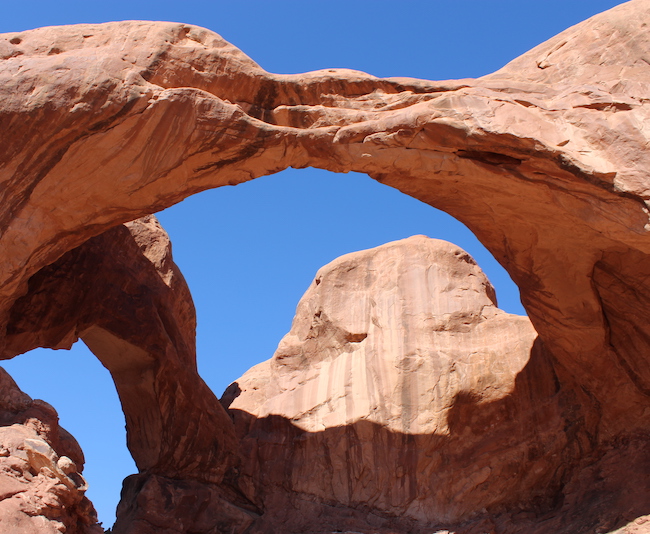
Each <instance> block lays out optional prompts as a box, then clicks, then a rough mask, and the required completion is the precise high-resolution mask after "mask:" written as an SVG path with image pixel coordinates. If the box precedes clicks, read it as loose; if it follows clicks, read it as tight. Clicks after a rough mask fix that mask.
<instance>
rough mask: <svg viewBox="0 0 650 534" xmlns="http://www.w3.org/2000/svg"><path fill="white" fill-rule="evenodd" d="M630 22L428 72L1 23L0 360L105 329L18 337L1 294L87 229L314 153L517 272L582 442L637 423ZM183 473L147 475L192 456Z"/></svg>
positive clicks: (640, 354)
mask: <svg viewBox="0 0 650 534" xmlns="http://www.w3.org/2000/svg"><path fill="white" fill-rule="evenodd" d="M648 19H650V5H649V4H648V2H647V1H645V0H634V1H632V2H629V3H627V4H624V5H622V6H619V7H617V8H615V9H613V10H610V11H608V12H607V13H605V14H602V15H598V16H596V17H594V18H592V19H589V20H588V21H586V22H584V23H582V24H580V25H578V26H576V27H574V28H570V29H569V30H566V31H565V32H563V33H561V34H560V35H558V36H557V37H555V38H553V39H551V40H549V41H548V42H546V43H544V44H542V45H540V46H539V47H536V48H535V49H533V50H531V51H530V52H528V53H527V54H524V55H523V56H521V57H520V58H518V59H517V60H515V61H513V62H512V63H510V64H509V65H507V66H505V67H504V68H503V69H501V70H500V71H497V72H496V73H494V74H492V75H488V76H485V77H483V78H479V79H475V80H460V81H447V82H427V81H421V80H412V79H377V78H374V77H372V76H369V75H366V74H363V73H359V72H353V71H347V70H329V71H319V72H314V73H308V74H305V75H292V76H289V75H286V76H279V75H273V74H270V73H267V72H265V71H263V70H262V69H261V68H260V67H259V66H257V65H256V64H255V63H254V62H253V61H252V60H250V59H249V58H247V57H246V56H245V55H244V54H242V53H241V52H240V51H238V50H237V49H236V48H234V47H233V46H231V45H229V44H228V43H226V42H224V41H223V40H222V39H221V38H220V37H219V36H217V35H216V34H213V33H211V32H209V31H207V30H203V29H200V28H196V27H192V26H186V25H181V24H171V23H147V22H127V23H110V24H105V25H97V26H90V25H81V26H71V27H60V28H43V29H40V30H34V31H30V32H23V33H20V34H7V35H5V36H3V40H2V41H0V51H1V54H2V55H1V57H2V58H3V59H2V69H1V70H0V79H1V80H2V84H1V85H0V102H2V105H1V107H0V121H1V123H2V125H3V128H2V143H1V144H0V161H2V167H1V168H0V180H1V181H2V184H3V187H2V189H1V190H0V192H1V194H2V204H1V205H0V206H1V207H0V231H1V235H0V258H2V268H1V269H0V277H1V278H0V287H1V289H0V318H2V324H3V328H4V333H5V334H6V340H5V342H4V344H3V346H2V357H4V358H11V357H13V356H15V355H16V354H18V353H20V352H22V351H23V350H25V349H24V347H23V345H22V343H27V344H28V345H29V344H30V343H31V345H32V346H35V344H36V345H38V344H40V345H42V346H61V345H65V344H66V343H69V342H70V341H71V340H73V339H74V338H75V336H77V335H79V334H81V333H85V334H86V335H87V336H88V337H89V339H90V344H91V345H92V344H93V341H92V340H93V339H94V340H95V344H96V346H97V347H98V348H96V351H97V352H101V347H107V346H109V345H111V344H113V345H115V344H116V343H117V342H115V341H114V340H113V341H110V340H109V341H107V339H106V338H105V337H104V338H102V334H101V332H99V331H98V330H97V329H96V328H95V329H94V330H92V329H91V330H88V328H90V327H89V324H90V323H84V328H81V327H80V326H79V324H81V323H79V324H77V323H74V324H71V325H70V328H69V329H65V328H64V329H58V330H57V329H52V328H50V329H47V330H43V329H42V328H41V326H42V325H41V324H40V323H39V321H41V320H45V319H44V317H45V316H41V315H39V316H37V317H36V318H34V319H33V320H32V321H31V323H30V328H31V330H27V331H30V332H33V333H34V336H33V337H31V338H30V340H27V338H28V337H29V336H24V339H22V340H21V339H18V338H16V333H18V332H24V331H26V330H25V329H24V328H22V327H21V328H22V330H21V328H19V327H18V326H17V324H18V323H19V322H20V321H21V320H24V317H25V316H26V314H24V313H22V314H21V313H19V310H20V309H21V308H20V306H21V305H22V304H21V302H22V303H25V302H26V301H29V300H30V299H31V298H34V296H35V295H42V293H37V294H35V293H34V292H33V291H32V292H30V291H31V289H30V284H32V287H40V286H37V282H38V281H39V273H40V276H41V277H42V278H43V279H44V281H45V282H46V280H45V274H47V268H48V266H49V265H52V264H53V263H54V262H56V261H60V262H65V261H66V256H65V255H66V254H74V252H72V253H71V252H70V251H73V250H74V249H77V247H82V248H83V247H91V246H92V245H91V244H89V243H90V242H89V239H91V238H96V239H106V240H109V241H111V240H117V239H119V238H118V237H115V236H117V233H119V232H122V233H124V231H125V230H118V229H115V227H117V226H118V225H120V224H121V223H125V222H127V221H131V220H133V219H136V218H138V217H142V216H146V215H147V214H150V213H152V212H154V211H157V210H159V209H162V208H164V207H166V206H169V205H171V204H173V203H175V202H178V201H180V200H181V199H183V198H185V197H186V196H188V195H191V194H194V193H196V192H199V191H201V190H204V189H207V188H211V187H218V186H221V185H228V184H231V185H232V184H237V183H241V182H244V181H247V180H250V179H254V178H256V177H259V176H262V175H266V174H272V173H274V172H277V171H279V170H281V169H284V168H286V167H289V166H292V167H306V166H316V167H321V168H324V169H328V170H332V171H336V172H347V171H358V172H364V173H367V174H369V175H370V176H371V177H373V178H375V179H376V180H378V181H380V182H382V183H385V184H387V185H390V186H392V187H395V188H397V189H399V190H401V191H403V192H404V193H406V194H409V195H411V196H413V197H415V198H418V199H420V200H422V201H424V202H426V203H428V204H431V205H433V206H435V207H438V208H440V209H443V210H444V211H446V212H448V213H450V214H451V215H453V216H455V217H457V218H458V219H460V220H461V221H463V222H464V223H465V224H467V225H468V226H469V227H470V228H471V229H472V230H473V231H474V232H475V233H476V235H477V236H478V237H479V239H480V240H481V241H482V242H483V243H484V244H485V245H486V246H487V248H488V249H489V250H490V251H491V252H492V253H493V254H494V255H495V257H496V258H497V259H498V260H499V261H500V262H501V263H502V265H504V267H505V268H506V269H507V270H508V272H509V273H510V274H511V276H512V278H513V280H514V281H515V282H516V283H517V285H518V286H519V287H520V290H521V295H522V301H523V304H524V306H525V307H526V310H527V311H528V313H529V316H530V318H531V320H532V322H533V324H534V326H535V329H536V330H537V332H538V333H539V336H540V338H541V339H542V340H543V342H544V345H545V347H546V348H547V350H548V351H549V352H550V354H552V357H553V359H554V361H555V367H556V372H557V374H558V377H559V380H560V382H561V383H562V387H563V388H565V390H568V391H572V392H574V393H575V395H577V396H578V397H579V398H580V402H579V404H581V405H582V410H583V411H584V413H583V416H582V423H581V424H582V428H581V431H582V432H584V433H585V435H586V436H588V438H587V441H588V442H589V443H590V447H591V448H594V449H598V447H600V446H604V445H603V444H605V443H609V442H610V441H611V440H612V439H615V438H619V437H621V436H629V435H633V434H636V433H645V432H647V430H648V428H647V427H648V419H647V416H646V414H647V409H648V407H649V402H650V399H649V398H648V395H649V393H650V376H649V375H648V370H647V365H646V362H647V347H648V344H647V343H648V342H647V339H648V335H649V333H648V326H647V321H646V319H645V311H646V310H647V307H648V306H647V302H646V300H647V299H648V294H649V291H650V288H648V282H647V280H648V274H647V273H646V271H647V270H648V267H647V266H646V263H647V254H648V248H649V246H650V241H649V240H648V237H647V236H646V233H647V224H648V210H647V205H646V202H647V197H648V190H647V178H646V172H647V168H648V166H649V164H648V161H647V159H648V152H647V144H648V134H647V127H646V126H645V124H646V123H647V121H648V107H647V106H648V104H647V94H648V84H649V83H650V66H648V62H647V61H645V59H644V54H645V53H646V50H648V47H649V44H650V43H649V38H648V36H647V34H646V32H645V31H644V28H645V25H646V24H647V22H648ZM576 58H580V59H579V60H577V59H576ZM136 233H137V232H136ZM130 235H131V234H130ZM98 236H99V237H98ZM111 236H114V237H111ZM124 236H126V234H124ZM124 236H123V238H124ZM129 239H130V238H129ZM135 239H136V241H137V238H135ZM127 240H128V239H127ZM111 242H113V241H111ZM114 242H115V243H117V242H118V241H114ZM84 243H86V244H84ZM142 247H143V248H142V249H141V250H145V249H146V248H147V247H146V246H145V245H143V246H142ZM108 248H109V247H108V246H107V247H106V249H108ZM77 250H81V249H77ZM134 254H136V252H135V251H134ZM143 254H144V255H145V256H146V253H145V252H143ZM167 287H170V286H169V285H168V286H167ZM154 308H156V305H155V304H154ZM45 318H46V317H45ZM102 320H104V318H102ZM92 324H93V325H94V324H95V323H94V322H92ZM163 330H164V331H165V332H168V330H167V325H166V324H165V325H164V328H163ZM103 331H105V330H103ZM98 332H99V333H98ZM93 336H94V337H93ZM172 337H173V336H172ZM35 340H36V343H35ZM181 341H182V340H181ZM140 342H142V340H139V341H138V342H137V343H135V345H134V346H137V344H138V343H140ZM120 343H121V341H120ZM178 343H179V341H178V340H176V339H174V340H173V341H172V344H173V345H174V346H175V347H176V346H177V345H178ZM181 345H182V343H181ZM180 352H182V351H180ZM190 353H191V350H190ZM138 354H140V353H138ZM143 357H144V356H143ZM178 358H180V359H179V361H189V360H187V358H189V359H190V360H191V358H192V355H191V354H189V356H187V355H184V356H178ZM104 360H105V361H106V363H107V365H108V366H109V368H110V366H111V365H114V366H117V367H118V368H119V366H120V365H121V363H119V362H113V363H111V361H110V356H106V357H105V358H104ZM114 370H115V372H116V373H117V372H118V371H117V368H116V369H114ZM196 379H197V380H199V379H198V375H196ZM170 387H171V386H170ZM160 399H162V400H163V401H164V395H163V396H162V397H160ZM165 408H169V406H168V405H165ZM215 409H217V410H218V408H215ZM222 415H223V414H222ZM222 415H215V417H216V418H217V419H218V418H220V417H222ZM127 418H128V414H127ZM224 428H225V427H224ZM132 431H133V432H135V431H136V429H135V428H133V429H132ZM224 432H225V434H228V431H227V430H226V431H224ZM229 439H230V437H227V436H226V437H224V441H223V442H220V443H222V444H223V443H227V442H228V440H229ZM132 450H133V448H132ZM228 450H229V446H225V447H224V448H223V451H224V452H225V453H226V456H228V454H227V451H228ZM149 452H150V451H145V452H144V453H143V456H142V460H141V462H139V467H140V468H141V469H144V470H147V469H152V465H154V464H155V462H154V464H149V463H147V462H149V461H150V456H149ZM224 462H225V463H223V464H220V465H221V467H223V469H222V468H221V467H220V468H218V469H217V470H216V471H217V473H216V474H215V477H216V478H214V479H211V478H210V477H208V479H209V480H212V481H213V482H220V481H221V480H222V479H223V477H224V476H225V473H226V471H227V468H226V467H227V465H228V462H227V461H225V460H224ZM190 463H191V462H190ZM163 464H164V461H163ZM161 465H162V464H161ZM213 465H214V464H213ZM187 469H188V470H189V471H187V472H185V471H183V469H181V470H178V469H177V466H176V464H175V465H174V467H173V468H172V467H171V466H169V465H168V466H164V465H162V466H160V470H159V471H158V472H159V473H161V474H163V475H169V476H173V477H180V478H182V477H183V476H185V475H189V474H190V471H191V470H193V469H194V470H196V469H202V467H201V466H197V465H191V466H190V465H188V466H187Z"/></svg>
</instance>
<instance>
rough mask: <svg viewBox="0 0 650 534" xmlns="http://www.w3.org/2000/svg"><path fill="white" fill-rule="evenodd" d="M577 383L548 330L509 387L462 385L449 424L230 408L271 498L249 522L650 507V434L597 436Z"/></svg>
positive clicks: (416, 523)
mask: <svg viewBox="0 0 650 534" xmlns="http://www.w3.org/2000/svg"><path fill="white" fill-rule="evenodd" d="M570 386H571V384H569V383H567V382H566V380H565V378H564V377H563V373H562V370H561V368H560V369H558V366H557V364H556V362H555V361H554V359H553V357H552V355H550V354H549V353H548V351H546V350H545V349H544V346H543V344H542V342H541V341H540V340H539V339H538V340H537V341H536V343H535V345H534V347H533V349H532V352H531V358H530V361H529V362H528V364H527V365H526V367H525V368H524V369H523V370H522V371H521V372H520V373H519V375H518V376H517V379H516V384H515V388H514V391H513V392H512V393H511V394H510V395H507V396H505V397H503V398H502V399H500V400H498V401H493V402H487V403H486V402H481V400H480V398H478V397H477V396H476V395H475V394H472V393H469V392H465V393H461V394H459V395H457V396H456V398H455V400H454V404H453V407H452V408H451V410H450V412H449V415H448V427H449V433H448V434H446V435H440V434H433V435H418V434H415V435H413V434H403V433H399V432H394V431H392V430H390V429H388V428H387V427H385V426H382V425H379V424H376V423H372V422H369V421H364V420H361V421H357V422H355V423H353V424H350V425H347V426H341V427H334V428H327V429H325V430H323V431H321V432H307V431H304V430H302V429H301V428H299V427H297V426H296V425H295V424H294V423H293V422H292V421H290V420H288V419H286V418H285V417H281V416H273V415H272V416H268V417H265V418H261V419H257V418H255V417H254V416H253V415H251V414H250V413H247V412H244V411H241V410H229V412H230V413H231V415H232V416H233V419H234V421H235V427H236V429H237V435H238V437H239V438H240V439H241V445H240V450H241V453H242V458H243V460H242V466H241V472H240V476H239V484H240V488H241V489H242V491H243V492H244V493H245V494H246V495H247V496H248V497H249V498H250V499H251V500H252V501H253V502H255V503H257V504H258V506H260V508H261V509H262V510H263V514H262V515H261V516H260V517H259V518H258V519H257V520H256V521H255V522H254V524H253V526H252V527H251V530H249V531H247V532H259V533H269V534H270V533H274V532H279V531H282V532H285V533H296V534H297V533H314V534H316V533H326V532H327V533H330V532H337V531H338V532H344V531H359V532H364V533H365V532H376V533H386V534H387V533H389V532H409V533H414V534H419V533H425V532H427V533H429V534H430V533H431V532H432V529H433V531H435V529H439V530H440V529H444V530H453V531H454V532H458V533H461V532H462V533H467V534H470V533H473V532H481V533H484V532H495V533H496V532H498V533H500V534H510V533H513V534H514V533H516V532H527V533H539V534H542V533H548V532H558V533H567V534H568V533H572V534H575V533H587V532H594V529H596V528H605V527H607V528H611V529H613V528H617V527H620V526H621V525H624V524H625V523H626V522H628V521H630V520H632V519H634V518H636V517H638V516H641V515H644V514H647V513H650V497H648V495H650V493H649V492H648V490H650V484H649V482H648V480H647V478H648V477H647V473H649V472H650V471H649V470H648V467H649V466H650V458H649V457H648V454H647V453H646V452H645V451H646V450H647V449H646V448H645V447H644V444H645V445H647V441H648V440H647V438H646V437H644V436H637V437H636V438H634V439H632V440H629V441H628V442H627V444H621V443H612V444H609V445H607V448H606V449H602V448H596V447H597V445H596V444H597V439H596V435H595V434H596V431H597V421H595V420H591V419H588V418H586V417H585V412H586V411H589V409H590V408H591V407H589V406H587V403H589V402H590V400H589V397H588V396H586V395H582V394H580V393H579V392H578V393H577V392H576V390H575V389H573V388H572V387H570ZM578 391H579V390H578ZM228 404H229V403H228ZM624 473H629V476H630V477H631V479H634V480H635V481H636V484H637V485H638V488H639V489H640V490H641V489H642V488H643V490H642V493H638V492H637V493H635V495H636V498H634V499H630V498H626V497H625V495H626V494H628V493H629V492H630V488H629V485H628V484H627V482H626V480H627V476H626V475H624Z"/></svg>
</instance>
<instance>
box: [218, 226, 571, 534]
mask: <svg viewBox="0 0 650 534" xmlns="http://www.w3.org/2000/svg"><path fill="white" fill-rule="evenodd" d="M536 338H537V334H536V332H535V330H534V329H533V327H532V325H531V324H530V321H529V319H528V318H527V317H519V316H515V315H509V314H507V313H505V312H503V311H501V310H499V309H498V308H497V307H496V301H495V296H494V290H493V288H492V286H491V285H490V282H489V281H488V280H487V278H486V277H485V275H484V274H483V273H482V271H481V270H480V269H479V268H478V266H477V265H476V264H475V263H474V261H473V260H472V258H471V257H470V256H469V255H468V254H467V253H466V252H464V251H463V250H461V249H459V248H458V247H456V246H454V245H451V244H450V243H446V242H444V241H435V240H431V239H429V238H426V237H424V236H417V237H412V238H410V239H407V240H404V241H398V242H395V243H390V244H387V245H384V246H382V247H379V248H376V249H372V250H368V251H363V252H357V253H353V254H348V255H346V256H343V257H341V258H339V259H337V260H335V261H334V262H332V263H331V264H329V265H327V266H325V267H323V268H322V269H321V270H320V271H319V272H318V274H317V275H316V278H315V280H314V282H313V283H312V285H311V286H310V288H309V289H308V290H307V293H306V294H305V296H304V297H303V298H302V300H301V301H300V304H299V305H298V309H297V312H296V317H295V319H294V321H293V325H292V328H291V331H290V332H289V334H287V335H286V336H285V337H284V339H283V340H282V342H281V343H280V345H279V347H278V350H277V352H276V353H275V355H274V357H273V358H272V359H271V360H269V361H267V362H264V363H261V364H259V365H257V366H255V367H254V368H253V369H251V370H250V371H248V372H247V373H246V374H245V375H244V376H243V377H242V378H241V379H240V380H237V382H235V383H234V384H232V385H231V386H230V388H229V389H228V390H227V392H226V394H225V395H224V398H223V399H222V401H223V402H224V403H225V404H226V405H227V406H229V411H230V413H231V415H232V416H233V418H234V422H235V427H236V429H237V432H238V435H239V436H240V437H241V439H242V450H243V454H242V456H243V458H244V461H243V464H242V467H241V473H242V487H245V488H248V490H249V492H250V498H251V500H252V501H255V502H260V503H262V507H263V508H264V509H265V510H268V511H269V512H267V514H265V516H264V517H263V520H264V526H265V528H264V529H263V528H262V527H260V531H262V530H264V531H266V532H274V531H275V532H277V531H278V529H282V527H283V528H284V529H286V531H290V532H312V531H313V529H314V521H313V513H314V510H317V509H318V504H319V503H326V504H327V505H328V506H329V512H328V513H324V512H323V511H321V512H320V514H318V515H319V516H321V520H320V522H321V523H322V524H321V525H319V527H320V528H321V529H322V531H325V530H326V526H329V528H330V530H332V531H335V529H337V528H338V529H340V528H342V527H343V526H345V527H346V528H349V529H350V530H361V531H364V530H363V529H364V528H367V527H368V526H369V525H370V526H373V527H375V529H377V528H378V527H380V526H382V527H383V529H386V530H383V529H382V532H383V531H385V532H389V531H391V530H389V529H390V528H392V529H395V530H396V531H398V532H406V531H408V532H414V531H418V532H419V531H420V530H422V531H423V532H426V531H427V529H428V531H431V528H433V527H435V526H439V525H440V524H441V523H445V522H446V523H447V524H450V523H454V522H457V521H459V520H462V519H466V518H467V517H468V516H469V515H471V514H472V513H474V512H476V511H477V510H481V509H484V508H494V507H496V506H503V505H508V504H510V505H512V504H517V498H518V495H521V494H526V495H536V497H537V498H539V499H540V500H543V499H544V497H546V498H548V497H551V498H552V497H553V496H554V494H555V492H556V491H557V487H558V485H559V484H560V482H561V480H562V476H563V475H564V472H565V471H566V469H567V467H568V466H569V465H571V463H572V462H574V461H575V458H577V456H578V451H577V448H578V447H579V445H578V443H577V439H578V435H577V434H575V433H571V434H570V432H569V431H568V430H569V429H571V428H574V427H575V423H576V421H571V420H570V418H571V414H570V413H569V410H567V409H566V408H567V406H568V405H570V400H569V399H568V398H566V397H565V396H563V394H562V393H560V392H558V384H557V379H556V377H555V374H554V371H553V367H552V365H551V364H550V361H549V358H548V355H547V354H546V352H545V350H544V348H543V346H542V345H541V343H540V342H539V340H537V339H536ZM563 407H564V409H563ZM281 501H284V502H283V503H282V505H279V502H281ZM341 509H343V510H346V512H347V511H348V510H349V509H352V510H355V511H356V516H353V517H348V518H346V519H343V518H342V517H341ZM364 509H365V510H366V513H367V515H368V516H369V517H372V516H374V518H373V521H371V520H369V518H368V517H363V516H361V514H360V511H361V510H364ZM306 510H309V512H306ZM296 511H298V513H296ZM347 513H349V512H347ZM389 518H392V519H389ZM397 518H399V519H397ZM269 523H270V525H269Z"/></svg>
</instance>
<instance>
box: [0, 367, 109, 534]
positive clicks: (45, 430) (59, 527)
mask: <svg viewBox="0 0 650 534" xmlns="http://www.w3.org/2000/svg"><path fill="white" fill-rule="evenodd" d="M0 421H1V422H0V531H1V532H7V533H9V532H11V533H12V534H32V533H36V532H42V533H43V534H60V533H61V532H67V533H68V534H101V533H102V532H103V530H102V528H101V527H100V526H99V525H98V524H97V514H96V513H95V509H94V508H93V506H92V504H91V503H90V501H89V500H88V499H87V498H86V497H85V496H84V492H85V491H86V489H87V486H86V482H85V480H84V479H83V477H82V476H81V471H82V469H83V464H84V457H83V453H82V452H81V449H80V448H79V445H78V444H77V442H76V441H75V439H74V438H73V437H72V436H70V434H68V433H67V432H66V431H65V430H64V429H63V428H61V427H60V426H59V424H58V416H57V414H56V411H55V410H54V409H53V408H52V407H51V406H50V405H49V404H47V403H46V402H43V401H39V400H36V401H34V400H32V399H31V398H30V397H29V396H28V395H26V394H25V393H23V392H22V391H20V389H18V386H16V384H15V382H14V381H13V380H12V379H11V377H10V376H9V375H8V374H7V373H6V372H5V371H4V370H3V369H0Z"/></svg>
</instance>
